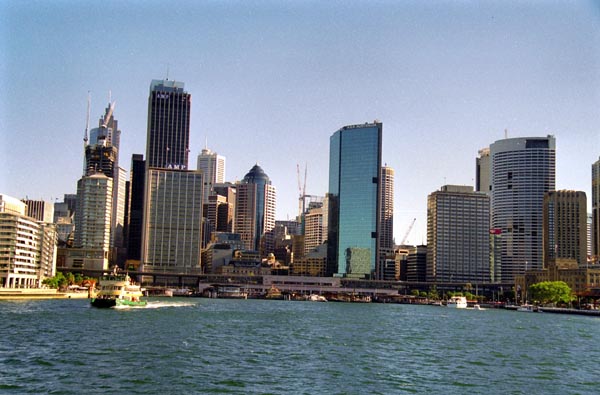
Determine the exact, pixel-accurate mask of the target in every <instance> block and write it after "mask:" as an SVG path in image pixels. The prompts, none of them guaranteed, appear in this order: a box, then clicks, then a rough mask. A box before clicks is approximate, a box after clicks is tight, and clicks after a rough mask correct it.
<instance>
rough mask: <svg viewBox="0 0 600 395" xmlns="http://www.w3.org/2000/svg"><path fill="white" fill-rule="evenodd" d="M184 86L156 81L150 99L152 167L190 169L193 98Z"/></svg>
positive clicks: (148, 150) (148, 159)
mask: <svg viewBox="0 0 600 395" xmlns="http://www.w3.org/2000/svg"><path fill="white" fill-rule="evenodd" d="M183 88H184V84H183V83H182V82H175V81H168V80H165V81H161V80H154V81H152V84H151V85H150V97H149V98H148V136H147V143H146V165H147V167H148V168H150V167H153V168H161V169H177V170H187V168H188V156H189V139H190V110H191V105H192V97H191V95H190V94H189V93H187V92H185V91H184V89H183Z"/></svg>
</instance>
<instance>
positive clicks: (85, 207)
mask: <svg viewBox="0 0 600 395" xmlns="http://www.w3.org/2000/svg"><path fill="white" fill-rule="evenodd" d="M77 199H78V201H77V211H76V213H75V241H74V243H73V247H75V248H77V249H81V250H93V251H94V252H93V254H92V253H91V254H86V253H83V254H78V252H77V251H72V253H73V254H72V257H75V256H77V262H78V265H81V266H80V267H83V268H85V269H99V270H102V269H108V267H109V255H110V252H111V250H110V238H111V221H112V207H113V204H112V199H113V179H112V178H111V177H107V176H106V175H105V174H103V173H95V174H93V175H90V176H84V177H82V178H81V179H80V180H79V181H78V183H77ZM79 255H81V256H79ZM79 258H81V259H79Z"/></svg>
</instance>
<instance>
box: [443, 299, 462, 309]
mask: <svg viewBox="0 0 600 395" xmlns="http://www.w3.org/2000/svg"><path fill="white" fill-rule="evenodd" d="M446 306H448V307H452V308H455V309H466V308H467V298H465V297H464V296H453V297H451V298H450V300H448V303H446Z"/></svg>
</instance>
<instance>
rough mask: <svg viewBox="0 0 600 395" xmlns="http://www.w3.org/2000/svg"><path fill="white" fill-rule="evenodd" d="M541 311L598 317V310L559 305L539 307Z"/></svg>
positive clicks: (599, 315)
mask: <svg viewBox="0 0 600 395" xmlns="http://www.w3.org/2000/svg"><path fill="white" fill-rule="evenodd" d="M539 309H540V311H541V312H543V313H551V314H576V315H589V316H594V317H600V310H578V309H567V308H560V307H540V308H539Z"/></svg>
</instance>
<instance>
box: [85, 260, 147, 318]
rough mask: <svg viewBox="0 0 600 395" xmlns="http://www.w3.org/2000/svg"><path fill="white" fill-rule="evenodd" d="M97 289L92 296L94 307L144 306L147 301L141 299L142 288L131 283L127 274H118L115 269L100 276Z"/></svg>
mask: <svg viewBox="0 0 600 395" xmlns="http://www.w3.org/2000/svg"><path fill="white" fill-rule="evenodd" d="M98 287H99V290H98V292H97V293H96V294H95V295H94V297H93V298H92V306H94V307H105V308H106V307H119V306H131V307H139V306H146V304H147V302H146V301H145V300H142V299H141V297H142V296H143V293H142V289H141V288H140V286H139V285H136V284H134V283H133V281H132V280H131V278H130V277H129V275H128V274H118V273H117V270H116V268H115V270H114V271H113V273H112V274H109V275H105V276H102V277H100V280H99V282H98Z"/></svg>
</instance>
